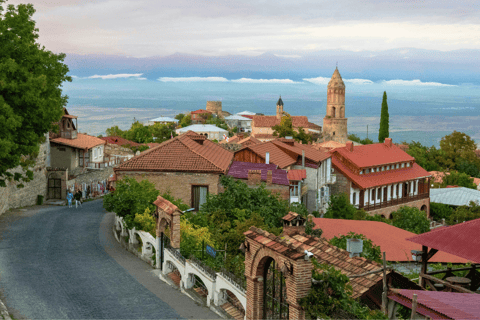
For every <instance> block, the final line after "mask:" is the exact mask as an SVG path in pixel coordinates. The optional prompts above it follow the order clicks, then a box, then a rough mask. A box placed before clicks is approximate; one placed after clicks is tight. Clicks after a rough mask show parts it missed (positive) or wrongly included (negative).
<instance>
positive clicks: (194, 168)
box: [114, 131, 233, 173]
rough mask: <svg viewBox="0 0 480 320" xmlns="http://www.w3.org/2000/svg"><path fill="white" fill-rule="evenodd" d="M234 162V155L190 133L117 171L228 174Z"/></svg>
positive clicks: (120, 167) (116, 169)
mask: <svg viewBox="0 0 480 320" xmlns="http://www.w3.org/2000/svg"><path fill="white" fill-rule="evenodd" d="M232 159H233V153H232V152H230V151H228V150H225V149H223V148H222V147H220V146H218V145H217V144H216V143H214V142H211V141H210V140H207V139H205V137H204V136H201V135H198V134H196V133H195V132H193V131H188V132H187V133H184V134H182V135H180V136H177V137H175V138H173V139H170V140H167V141H165V142H163V143H162V144H160V145H159V146H158V147H155V148H153V149H149V150H146V151H144V152H143V153H142V154H141V155H139V156H137V157H134V158H132V159H130V160H128V161H126V162H125V163H123V164H121V165H119V166H118V167H116V168H115V169H114V170H115V171H169V172H205V173H226V172H227V170H228V167H229V166H230V163H231V162H232Z"/></svg>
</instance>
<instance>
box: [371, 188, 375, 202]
mask: <svg viewBox="0 0 480 320" xmlns="http://www.w3.org/2000/svg"><path fill="white" fill-rule="evenodd" d="M372 200H373V201H375V189H372Z"/></svg>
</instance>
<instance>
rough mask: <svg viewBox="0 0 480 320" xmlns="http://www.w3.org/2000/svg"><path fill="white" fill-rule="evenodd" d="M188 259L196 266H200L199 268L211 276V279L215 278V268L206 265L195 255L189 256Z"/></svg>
mask: <svg viewBox="0 0 480 320" xmlns="http://www.w3.org/2000/svg"><path fill="white" fill-rule="evenodd" d="M190 261H191V262H192V263H194V264H195V265H196V266H197V267H198V268H200V270H202V271H203V272H205V273H206V274H208V275H209V276H210V277H212V279H214V280H215V279H216V278H217V272H215V270H213V269H212V268H210V267H209V266H207V265H206V264H205V263H203V262H202V261H201V260H199V259H197V258H196V257H195V256H193V255H192V256H190Z"/></svg>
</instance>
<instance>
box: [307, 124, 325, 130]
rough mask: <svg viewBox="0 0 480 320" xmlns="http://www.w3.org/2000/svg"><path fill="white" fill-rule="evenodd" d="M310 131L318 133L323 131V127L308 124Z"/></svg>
mask: <svg viewBox="0 0 480 320" xmlns="http://www.w3.org/2000/svg"><path fill="white" fill-rule="evenodd" d="M307 128H308V129H313V130H317V131H320V132H321V131H322V127H321V126H319V125H318V124H315V123H312V122H309V123H308V126H307Z"/></svg>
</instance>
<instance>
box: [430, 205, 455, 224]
mask: <svg viewBox="0 0 480 320" xmlns="http://www.w3.org/2000/svg"><path fill="white" fill-rule="evenodd" d="M452 213H453V209H452V207H450V206H449V205H447V204H443V203H436V202H430V215H431V216H432V217H433V219H435V220H437V221H438V220H442V219H448V218H449V217H450V216H451V215H452Z"/></svg>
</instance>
